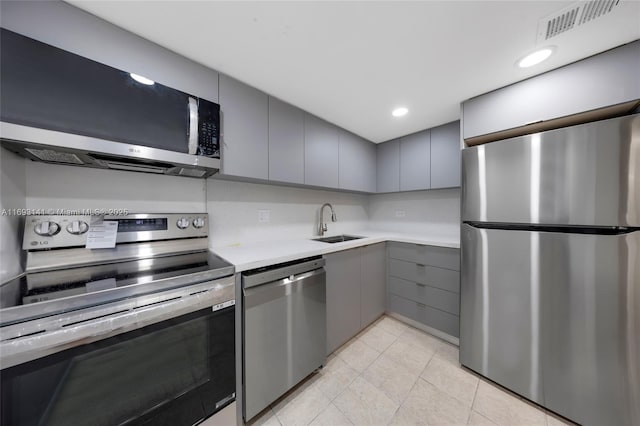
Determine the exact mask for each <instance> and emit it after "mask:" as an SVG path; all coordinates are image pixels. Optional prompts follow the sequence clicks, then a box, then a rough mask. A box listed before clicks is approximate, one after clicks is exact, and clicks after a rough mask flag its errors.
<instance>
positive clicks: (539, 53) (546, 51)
mask: <svg viewBox="0 0 640 426" xmlns="http://www.w3.org/2000/svg"><path fill="white" fill-rule="evenodd" d="M553 50H554V49H553V47H545V48H542V49H540V50H536V51H535V52H532V53H529V54H528V55H527V56H525V57H524V58H522V59H520V60H519V61H518V66H519V67H520V68H528V67H532V66H534V65H537V64H539V63H540V62H542V61H544V60H545V59H547V58H548V57H549V56H551V54H552V53H553Z"/></svg>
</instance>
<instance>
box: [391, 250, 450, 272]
mask: <svg viewBox="0 0 640 426" xmlns="http://www.w3.org/2000/svg"><path fill="white" fill-rule="evenodd" d="M389 257H391V258H393V259H399V260H405V261H407V262H415V263H419V264H421V265H429V266H437V267H439V268H447V269H453V270H456V271H459V270H460V250H458V249H454V248H448V247H435V246H422V245H418V244H403V243H393V244H391V247H390V248H389Z"/></svg>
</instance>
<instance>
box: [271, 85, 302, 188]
mask: <svg viewBox="0 0 640 426" xmlns="http://www.w3.org/2000/svg"><path fill="white" fill-rule="evenodd" d="M269 180H273V181H279V182H291V183H304V112H303V111H302V110H301V109H299V108H296V107H294V106H293V105H289V104H287V103H285V102H282V101H280V100H278V99H275V98H272V97H269Z"/></svg>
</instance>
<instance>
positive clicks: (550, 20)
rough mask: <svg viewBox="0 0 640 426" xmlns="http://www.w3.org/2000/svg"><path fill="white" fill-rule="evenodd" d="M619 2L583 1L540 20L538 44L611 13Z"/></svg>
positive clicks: (607, 0) (616, 0) (605, 0)
mask: <svg viewBox="0 0 640 426" xmlns="http://www.w3.org/2000/svg"><path fill="white" fill-rule="evenodd" d="M619 3H620V0H584V1H579V2H576V3H573V4H572V5H570V6H567V7H565V8H564V9H562V10H560V11H559V12H556V13H554V14H552V15H549V16H547V17H546V18H544V19H541V20H540V22H539V23H538V43H540V42H544V41H545V40H549V39H550V38H553V37H555V36H557V35H558V34H562V33H564V32H567V31H569V30H572V29H574V28H576V27H578V26H580V25H582V24H586V23H587V22H589V21H591V20H593V19H596V18H599V17H600V16H604V15H606V14H608V13H609V12H611V11H612V10H613V9H614V8H615V7H616V6H617V5H618V4H619Z"/></svg>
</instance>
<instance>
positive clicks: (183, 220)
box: [176, 217, 189, 229]
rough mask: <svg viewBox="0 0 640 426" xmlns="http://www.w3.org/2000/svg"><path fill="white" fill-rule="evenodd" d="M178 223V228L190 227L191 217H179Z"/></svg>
mask: <svg viewBox="0 0 640 426" xmlns="http://www.w3.org/2000/svg"><path fill="white" fill-rule="evenodd" d="M176 225H177V226H178V228H180V229H187V228H188V227H189V219H187V218H186V217H181V218H180V219H178V221H177V222H176Z"/></svg>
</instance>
